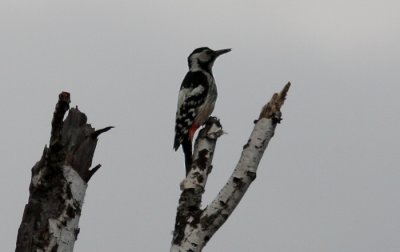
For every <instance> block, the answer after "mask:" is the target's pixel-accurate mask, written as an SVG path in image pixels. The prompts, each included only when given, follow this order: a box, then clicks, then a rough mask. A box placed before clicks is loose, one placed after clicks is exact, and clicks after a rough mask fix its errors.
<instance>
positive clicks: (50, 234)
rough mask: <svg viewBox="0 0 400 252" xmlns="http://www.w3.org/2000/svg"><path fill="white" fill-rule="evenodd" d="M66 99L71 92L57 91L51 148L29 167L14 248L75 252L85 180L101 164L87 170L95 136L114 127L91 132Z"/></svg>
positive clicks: (92, 153)
mask: <svg viewBox="0 0 400 252" xmlns="http://www.w3.org/2000/svg"><path fill="white" fill-rule="evenodd" d="M69 103H70V94H69V93H67V92H62V93H60V95H59V97H58V102H57V104H56V107H55V111H54V114H53V119H52V122H51V126H52V128H51V136H50V143H49V147H47V146H45V148H44V150H43V154H42V157H41V159H40V160H39V161H38V162H37V163H36V164H35V165H34V166H33V168H32V177H31V183H30V186H29V200H28V203H27V204H26V205H25V209H24V214H23V217H22V222H21V225H20V227H19V229H18V237H17V244H16V249H15V251H16V252H28V251H35V252H36V251H43V252H47V251H62V252H71V251H73V247H74V243H75V240H76V239H77V236H78V233H79V226H78V225H79V218H80V215H81V211H82V205H83V199H84V197H85V192H86V188H87V183H88V182H89V180H90V178H91V177H92V176H93V174H94V173H95V172H96V171H97V170H98V169H99V168H100V167H101V165H97V166H95V167H94V168H92V169H90V167H91V165H92V159H93V155H94V151H95V149H96V145H97V140H98V139H97V137H98V136H99V135H100V134H101V133H104V132H106V131H108V130H110V129H111V128H112V127H106V128H104V129H100V130H95V129H94V128H92V127H91V126H90V124H87V117H86V115H85V114H84V113H82V112H80V111H79V110H78V108H72V109H69ZM68 110H69V113H68V116H67V118H66V119H65V120H63V118H64V115H65V113H66V112H67V111H68Z"/></svg>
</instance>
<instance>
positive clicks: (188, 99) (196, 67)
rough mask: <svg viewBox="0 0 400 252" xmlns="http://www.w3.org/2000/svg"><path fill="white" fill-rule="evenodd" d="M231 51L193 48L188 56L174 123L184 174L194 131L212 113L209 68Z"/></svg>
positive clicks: (214, 96)
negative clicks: (187, 70)
mask: <svg viewBox="0 0 400 252" xmlns="http://www.w3.org/2000/svg"><path fill="white" fill-rule="evenodd" d="M230 51H231V49H222V50H217V51H214V50H211V49H210V48H208V47H200V48H197V49H195V50H194V51H193V52H192V53H191V54H190V55H189V57H188V64H189V72H188V73H187V74H186V76H185V78H184V79H183V81H182V84H181V88H180V90H179V95H178V106H177V110H176V120H175V140H174V149H175V151H176V150H178V148H179V146H180V145H182V149H183V152H184V154H185V167H186V175H187V174H188V173H189V171H190V168H191V165H192V140H193V136H194V134H195V132H196V130H197V129H198V128H199V127H200V126H201V125H203V124H204V123H205V122H206V121H207V119H208V117H209V116H210V115H211V113H212V112H213V110H214V105H215V102H216V100H217V95H218V94H217V86H216V85H215V80H214V76H213V73H212V67H213V65H214V62H215V60H216V59H217V58H218V57H219V56H220V55H222V54H224V53H227V52H230Z"/></svg>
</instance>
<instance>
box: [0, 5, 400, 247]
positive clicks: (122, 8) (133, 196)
mask: <svg viewBox="0 0 400 252" xmlns="http://www.w3.org/2000/svg"><path fill="white" fill-rule="evenodd" d="M399 10H400V4H399V2H398V1H389V0H382V1H370V0H362V1H361V0H360V1H355V0H346V1H342V0H338V1H317V0H314V1H312V0H304V1H286V0H284V1H282V0H280V1H266V0H262V1H255V0H249V1H243V0H240V1H239V0H237V1H236V0H230V1H228V0H224V1H222V0H221V1H209V0H204V1H190V0H182V1H176V0H174V1H127V0H123V1H121V0H116V1H103V0H96V1H94V0H87V1H82V0H81V1H76V0H69V1H50V0H36V1H28V0H26V1H25V0H20V1H14V0H1V1H0V97H1V98H0V113H1V115H2V128H1V131H0V138H1V139H2V141H1V143H0V153H1V157H2V158H1V159H2V168H1V169H0V197H1V199H2V203H1V205H0V213H1V214H0V224H1V225H0V244H1V245H0V246H1V248H0V250H1V251H13V250H14V249H15V241H16V236H17V230H18V227H19V224H20V221H21V218H22V213H23V209H24V205H25V204H26V203H27V200H28V195H29V194H28V186H29V183H30V172H31V171H30V169H31V167H32V166H33V165H34V163H35V162H36V161H38V160H39V159H40V156H41V153H42V150H43V147H44V145H45V144H47V143H48V140H49V136H50V122H51V117H52V113H53V110H54V106H55V103H56V101H57V96H58V94H59V93H60V92H61V91H69V92H70V93H71V99H72V103H71V105H72V106H76V105H78V106H79V108H80V109H81V110H82V111H83V112H85V113H86V114H87V115H88V119H89V122H90V123H91V124H92V125H93V126H94V127H96V128H101V127H105V126H109V125H114V126H116V128H115V129H113V130H112V131H110V132H108V133H106V134H104V135H102V136H101V138H100V141H99V144H98V147H97V150H96V153H95V160H94V165H95V164H97V163H101V164H102V165H103V167H102V168H101V169H100V170H99V171H98V173H96V175H95V176H94V177H93V178H92V180H91V181H90V184H89V188H88V191H87V194H86V199H85V204H84V207H83V214H82V217H81V221H80V227H81V232H80V234H79V237H78V241H77V242H76V244H75V251H77V252H87V251H100V252H105V251H168V250H169V246H170V242H171V238H172V230H173V227H174V221H175V214H176V207H177V202H178V197H179V193H180V191H179V183H180V182H181V180H182V179H183V175H184V163H183V154H182V152H181V150H179V151H178V152H174V151H173V150H172V144H173V136H174V120H175V111H176V102H177V94H178V90H179V86H180V83H181V81H182V79H183V76H184V75H185V73H186V71H187V60H186V58H187V56H188V55H189V53H190V52H191V51H192V50H193V49H195V48H197V47H200V46H209V47H210V48H213V49H222V48H233V50H232V52H231V53H229V54H226V55H224V56H221V58H219V59H218V60H217V62H216V63H215V66H214V76H215V78H216V81H217V85H218V91H219V97H218V101H217V104H216V109H215V111H214V115H216V116H218V117H219V118H220V119H221V122H222V124H223V126H224V130H225V131H227V132H228V134H227V135H224V136H223V137H221V138H220V140H219V141H218V144H217V149H216V155H215V158H214V169H213V173H212V174H211V175H210V177H209V182H208V186H207V188H206V194H205V197H204V199H203V205H206V204H207V203H208V202H209V201H210V200H211V199H212V198H213V197H214V196H215V194H216V193H217V192H218V190H219V189H220V188H221V186H222V185H223V184H224V183H225V181H226V180H227V178H228V176H229V174H230V173H231V172H232V169H233V168H234V167H235V165H236V162H237V160H238V158H239V155H240V152H241V149H242V146H243V145H244V144H245V143H246V141H247V138H248V136H249V134H250V132H251V129H252V126H253V123H252V121H253V120H254V119H255V118H256V117H257V116H258V113H259V111H260V109H261V106H262V105H263V104H264V103H265V102H266V101H267V100H269V98H270V96H271V95H272V93H273V92H276V91H278V90H280V89H281V88H282V87H283V85H284V84H285V83H286V82H287V81H291V82H292V84H293V85H292V87H291V90H290V92H289V95H288V99H287V102H286V103H285V105H284V107H283V109H282V112H283V121H282V124H280V125H278V128H277V130H276V132H275V137H274V138H273V139H272V141H271V142H270V145H269V147H268V149H267V151H266V153H265V155H264V158H263V160H262V162H261V164H260V167H259V173H258V176H257V179H256V180H255V182H254V183H253V185H252V186H251V187H250V189H249V191H248V192H247V194H246V195H245V197H244V199H243V200H242V202H241V203H240V205H239V206H238V208H237V209H236V210H235V212H234V213H233V215H232V216H231V217H230V218H229V219H228V221H227V222H226V223H225V225H224V226H223V227H222V228H221V229H220V230H219V231H218V232H217V233H216V235H215V236H214V237H213V238H212V240H211V241H210V242H209V244H208V245H207V247H206V248H205V251H207V252H221V251H238V252H239V251H274V252H293V251H298V252H321V251H323V252H337V251H341V252H350V251H352V252H354V251H364V252H376V251H385V252H392V251H393V252H394V251H399V248H400V218H399V213H400V203H399V200H400V183H399V179H400V170H399V160H400V155H399V140H400V139H399V138H400V133H399V129H400V119H399V116H400V101H399V98H398V97H399V93H400V85H399V72H400V15H399Z"/></svg>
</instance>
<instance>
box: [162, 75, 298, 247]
mask: <svg viewBox="0 0 400 252" xmlns="http://www.w3.org/2000/svg"><path fill="white" fill-rule="evenodd" d="M289 88H290V82H289V83H287V84H286V85H285V86H284V88H283V89H282V91H281V92H279V93H275V94H274V95H273V96H272V98H271V100H270V101H269V102H268V103H267V104H265V105H264V106H263V108H262V110H261V113H260V115H259V117H258V119H257V120H255V121H254V123H255V125H254V129H253V131H252V133H251V135H250V138H249V140H248V142H247V143H246V144H245V145H244V146H243V151H242V154H241V157H240V159H239V162H238V164H237V165H236V168H235V169H234V170H233V172H232V175H231V177H230V178H229V179H228V182H227V183H226V184H225V185H224V186H223V187H222V188H221V190H220V191H219V193H218V194H217V196H216V197H215V199H214V200H213V201H212V202H211V203H210V204H209V205H208V206H207V207H206V208H204V209H201V201H202V195H203V193H204V190H205V185H206V182H207V178H208V175H209V174H210V172H211V168H212V157H213V155H214V150H215V145H216V141H217V138H218V137H219V136H221V135H222V133H223V131H222V127H221V124H220V123H219V121H217V120H215V119H211V120H209V121H208V122H207V124H206V127H205V128H204V129H202V130H201V131H200V133H199V136H198V138H197V139H196V144H195V147H194V151H193V163H192V168H191V170H190V172H189V174H188V175H187V176H186V178H185V179H184V180H183V182H182V183H181V190H182V193H181V197H180V199H179V205H178V210H177V215H176V221H175V230H174V236H173V239H172V244H171V249H170V252H200V251H202V249H203V248H204V246H205V245H206V244H207V242H208V241H209V240H210V239H211V237H212V236H213V235H214V234H215V232H216V231H217V230H218V229H219V228H220V227H221V226H222V225H223V224H224V223H225V221H226V220H227V219H228V218H229V216H230V215H231V214H232V212H233V211H234V209H235V208H236V206H237V205H238V204H239V202H240V200H241V199H242V198H243V196H244V194H245V193H246V191H247V189H248V188H249V186H250V184H251V183H252V182H253V181H254V180H255V179H256V174H257V168H258V165H259V163H260V161H261V158H262V156H263V154H264V152H265V150H266V148H267V146H268V143H269V141H270V140H271V138H272V137H273V136H274V133H275V128H276V125H277V124H278V123H280V122H281V116H282V113H281V111H280V109H281V107H282V105H283V103H284V101H285V99H286V95H287V93H288V91H289Z"/></svg>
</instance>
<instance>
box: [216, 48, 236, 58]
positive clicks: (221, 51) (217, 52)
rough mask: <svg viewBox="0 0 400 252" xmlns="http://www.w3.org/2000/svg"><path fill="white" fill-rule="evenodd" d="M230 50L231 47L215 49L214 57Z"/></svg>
mask: <svg viewBox="0 0 400 252" xmlns="http://www.w3.org/2000/svg"><path fill="white" fill-rule="evenodd" d="M230 51H232V49H231V48H228V49H222V50H217V51H215V57H218V56H220V55H222V54H224V53H228V52H230Z"/></svg>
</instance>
